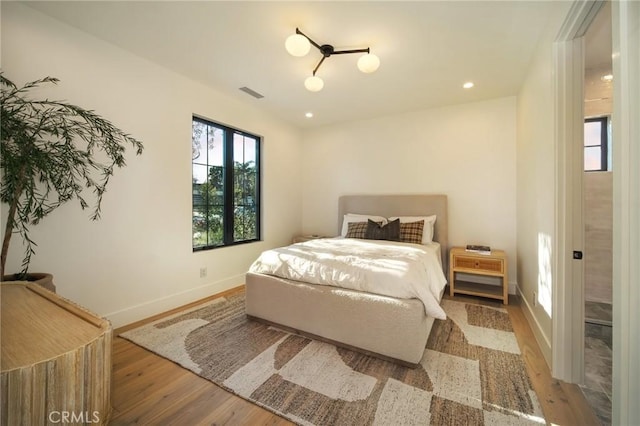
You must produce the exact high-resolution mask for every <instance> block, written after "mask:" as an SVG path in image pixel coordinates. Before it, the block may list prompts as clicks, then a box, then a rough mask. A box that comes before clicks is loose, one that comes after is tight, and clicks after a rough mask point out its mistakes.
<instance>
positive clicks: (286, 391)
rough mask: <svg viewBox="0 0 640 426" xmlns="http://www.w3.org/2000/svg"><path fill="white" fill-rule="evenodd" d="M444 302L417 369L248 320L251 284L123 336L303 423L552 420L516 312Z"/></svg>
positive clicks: (242, 395)
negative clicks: (526, 358) (246, 290)
mask: <svg viewBox="0 0 640 426" xmlns="http://www.w3.org/2000/svg"><path fill="white" fill-rule="evenodd" d="M442 306H443V308H444V310H445V312H446V313H447V320H446V321H439V320H436V321H435V324H434V326H433V329H432V331H431V335H430V337H429V340H428V342H427V348H426V350H425V353H424V356H423V358H422V360H421V362H420V367H418V368H415V369H411V368H407V367H403V366H399V365H396V364H394V363H391V362H388V361H383V360H380V359H378V358H374V357H371V356H367V355H363V354H360V353H357V352H354V351H350V350H347V349H342V348H337V347H336V346H333V345H330V344H327V343H322V342H318V341H315V340H311V339H308V338H305V337H301V336H298V335H295V334H290V333H287V332H284V331H282V330H279V329H277V328H274V327H270V326H267V325H264V324H261V323H257V322H255V321H249V320H247V319H246V316H245V313H244V294H243V293H241V294H235V295H233V296H229V297H225V298H220V299H216V300H214V301H212V302H210V303H207V304H205V305H201V306H198V307H196V308H193V309H191V310H189V311H184V312H181V313H179V314H176V315H173V316H171V317H168V318H163V319H161V320H159V321H156V322H154V323H151V324H148V325H145V326H142V327H140V328H136V329H134V330H131V331H128V332H126V333H123V334H121V337H124V338H125V339H128V340H130V341H132V342H134V343H136V344H138V345H140V346H142V347H144V348H147V349H149V350H150V351H153V352H155V353H157V354H159V355H161V356H163V357H165V358H168V359H170V360H172V361H174V362H176V363H178V364H180V365H181V366H183V367H185V368H188V369H189V370H191V371H193V372H195V373H196V374H198V375H200V376H202V377H204V378H206V379H208V380H210V381H212V382H214V383H216V384H218V385H219V386H221V387H223V388H225V389H227V390H229V391H230V392H232V393H234V394H237V395H239V396H241V397H243V398H245V399H247V400H249V401H251V402H254V403H256V404H258V405H261V406H263V407H265V408H267V409H268V410H271V411H273V412H275V413H277V414H279V415H281V416H283V417H286V418H287V419H289V420H291V421H293V422H295V423H298V424H301V425H413V424H416V425H426V424H434V425H442V424H447V425H483V424H484V425H517V424H540V423H545V421H544V418H543V415H542V410H541V409H540V405H539V403H538V399H537V396H536V394H535V392H534V391H533V390H532V387H531V381H530V379H529V377H528V375H527V372H526V369H525V365H524V362H523V360H522V357H521V356H520V350H519V348H518V344H517V342H516V338H515V334H514V333H513V330H512V328H511V321H510V320H509V316H508V313H507V312H506V311H505V310H503V309H499V308H491V307H487V306H479V305H473V304H466V303H461V302H455V301H451V300H443V302H442Z"/></svg>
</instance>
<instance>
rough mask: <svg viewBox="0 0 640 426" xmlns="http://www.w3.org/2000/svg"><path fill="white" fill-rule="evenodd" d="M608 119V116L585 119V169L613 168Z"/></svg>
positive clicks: (589, 170) (587, 170) (590, 170)
mask: <svg viewBox="0 0 640 426" xmlns="http://www.w3.org/2000/svg"><path fill="white" fill-rule="evenodd" d="M608 121H609V120H608V118H607V117H597V118H587V119H586V120H584V170H585V171H586V172H592V171H602V170H611V167H609V164H610V163H609V131H608Z"/></svg>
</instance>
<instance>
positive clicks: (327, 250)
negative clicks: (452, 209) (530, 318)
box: [249, 238, 447, 319]
mask: <svg viewBox="0 0 640 426" xmlns="http://www.w3.org/2000/svg"><path fill="white" fill-rule="evenodd" d="M249 272H253V273H258V274H266V275H275V276H277V277H280V278H286V279H290V280H295V281H303V282H308V283H312V284H323V285H331V286H336V287H343V288H349V289H353V290H361V291H366V292H369V293H376V294H381V295H385V296H392V297H397V298H401V299H411V298H417V299H419V300H420V301H422V303H424V308H425V312H426V313H427V315H429V316H432V317H435V318H438V319H446V315H445V313H444V311H443V310H442V308H441V307H440V303H439V300H440V294H441V292H442V289H443V288H444V286H445V285H446V284H447V280H446V278H445V277H444V274H443V273H442V266H441V261H440V245H439V244H438V243H431V244H428V245H420V244H408V243H397V242H393V241H380V240H360V239H353V238H326V239H317V240H311V241H307V242H304V243H298V244H293V245H290V246H287V247H281V248H277V249H273V250H267V251H265V252H263V253H262V254H261V255H260V257H259V258H258V259H257V260H256V261H255V262H254V263H253V264H252V265H251V268H250V269H249Z"/></svg>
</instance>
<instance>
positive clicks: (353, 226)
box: [345, 222, 367, 239]
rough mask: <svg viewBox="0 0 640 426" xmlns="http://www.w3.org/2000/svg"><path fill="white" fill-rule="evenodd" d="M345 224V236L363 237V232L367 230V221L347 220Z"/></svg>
mask: <svg viewBox="0 0 640 426" xmlns="http://www.w3.org/2000/svg"><path fill="white" fill-rule="evenodd" d="M347 225H348V228H347V235H345V238H360V239H364V234H365V233H366V232H367V222H349V223H348V224H347Z"/></svg>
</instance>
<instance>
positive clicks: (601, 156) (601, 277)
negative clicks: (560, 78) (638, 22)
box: [582, 2, 615, 424]
mask: <svg viewBox="0 0 640 426" xmlns="http://www.w3.org/2000/svg"><path fill="white" fill-rule="evenodd" d="M611 35H612V26H611V3H610V2H607V3H605V4H604V5H603V6H602V8H601V9H600V11H599V12H598V14H597V15H596V16H595V18H594V20H593V22H592V23H591V25H589V28H588V29H587V32H586V33H585V36H584V45H585V50H584V64H585V69H584V144H583V146H584V148H583V154H584V155H583V161H584V172H583V185H582V195H583V197H582V199H583V217H584V303H585V305H584V332H585V334H584V382H583V385H582V391H583V393H584V395H585V397H586V398H587V400H588V401H589V403H590V405H591V406H592V408H593V409H594V411H595V412H596V414H597V415H598V417H599V419H600V421H601V422H602V423H603V424H611V400H612V383H611V379H612V358H613V328H612V319H613V317H612V302H613V280H612V267H613V172H612V161H611V159H612V152H613V150H614V149H615V147H614V141H612V138H611V121H612V114H613V64H612V59H611V54H612V37H611Z"/></svg>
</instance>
